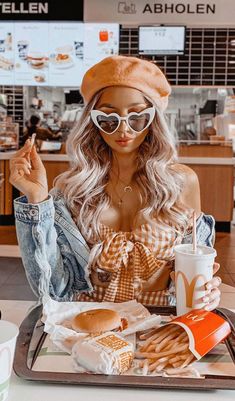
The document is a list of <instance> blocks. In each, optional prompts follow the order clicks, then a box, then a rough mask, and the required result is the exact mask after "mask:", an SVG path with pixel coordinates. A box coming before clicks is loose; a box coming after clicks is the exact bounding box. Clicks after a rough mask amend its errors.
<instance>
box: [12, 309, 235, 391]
mask: <svg viewBox="0 0 235 401" xmlns="http://www.w3.org/2000/svg"><path fill="white" fill-rule="evenodd" d="M149 310H150V312H152V313H156V314H160V315H170V314H175V308H174V307H151V308H149ZM215 312H216V313H217V314H219V315H221V316H222V317H225V318H226V319H227V320H228V321H229V323H230V326H231V329H232V333H231V334H230V336H229V337H228V338H227V339H226V340H225V344H226V346H227V348H228V350H229V353H230V356H231V358H232V360H233V362H234V363H235V314H234V313H233V312H231V311H229V310H227V309H224V308H218V309H217V310H216V311H215ZM41 314H42V306H38V307H36V308H35V309H33V310H32V311H31V312H30V313H29V315H28V316H27V317H26V318H25V319H24V321H23V322H22V324H21V326H20V332H19V336H18V339H17V343H16V352H15V359H14V365H13V369H14V371H15V373H16V374H17V375H18V376H20V377H21V378H23V379H26V380H34V381H39V382H46V383H63V384H76V385H86V386H109V387H115V386H116V387H134V388H136V387H141V388H146V389H147V388H151V389H154V388H155V389H159V388H167V389H184V390H186V389H187V390H192V389H201V390H212V389H227V390H233V389H235V377H233V376H221V375H205V379H197V378H176V377H171V378H169V377H159V376H157V377H154V376H124V375H101V374H90V373H89V374H88V373H63V372H59V373H58V372H36V371H33V370H32V369H31V367H32V364H33V363H32V362H33V361H34V359H35V358H32V357H31V360H30V358H29V350H30V346H31V345H32V344H31V341H32V340H33V337H35V326H36V324H38V321H40V317H41ZM41 326H42V325H41ZM42 332H43V327H42V329H41V334H42ZM33 333H34V336H33ZM42 339H43V337H42V335H40V336H38V338H36V342H37V343H38V344H39V347H37V348H40V347H41V345H42V343H43V341H42ZM34 342H35V338H34Z"/></svg>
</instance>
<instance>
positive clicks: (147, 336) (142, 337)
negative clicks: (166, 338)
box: [139, 328, 159, 340]
mask: <svg viewBox="0 0 235 401" xmlns="http://www.w3.org/2000/svg"><path fill="white" fill-rule="evenodd" d="M158 329H159V328H157V329H153V330H151V331H149V330H148V332H147V333H143V334H140V335H139V339H140V340H147V339H148V338H149V337H152V335H153V334H155V333H156V331H157V330H158Z"/></svg>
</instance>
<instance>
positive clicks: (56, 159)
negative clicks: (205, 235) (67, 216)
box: [0, 144, 235, 231]
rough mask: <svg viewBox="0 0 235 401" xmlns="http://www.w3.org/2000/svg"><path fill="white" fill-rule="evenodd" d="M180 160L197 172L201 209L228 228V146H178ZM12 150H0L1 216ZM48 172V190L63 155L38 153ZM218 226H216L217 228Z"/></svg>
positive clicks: (8, 206) (8, 196) (232, 160)
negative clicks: (0, 178) (2, 178)
mask: <svg viewBox="0 0 235 401" xmlns="http://www.w3.org/2000/svg"><path fill="white" fill-rule="evenodd" d="M178 153H179V162H180V163H183V164H186V165H188V166H189V167H191V168H192V169H193V170H194V171H195V172H196V174H197V175H198V179H199V183H200V189H201V204H202V210H203V211H204V213H206V214H211V215H213V216H214V217H215V220H216V222H218V224H220V229H221V231H230V222H231V221H232V218H233V203H234V200H233V185H234V165H235V157H233V150H232V147H231V146H221V145H207V146H206V145H184V144H181V145H180V147H179V149H178ZM13 154H14V152H2V153H1V152H0V173H3V175H4V178H5V182H4V184H3V185H2V187H1V188H0V215H8V214H10V215H11V214H12V212H13V208H12V186H11V185H10V184H9V182H8V177H9V159H10V158H11V157H12V156H13ZM40 157H41V159H42V161H43V163H44V166H45V168H46V171H47V177H48V186H49V189H50V188H52V186H53V180H54V178H55V177H56V176H58V175H59V174H61V173H62V172H64V171H66V170H67V169H68V167H69V159H68V156H67V155H66V154H61V153H40ZM217 229H218V227H217Z"/></svg>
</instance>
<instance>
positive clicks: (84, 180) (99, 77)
mask: <svg viewBox="0 0 235 401" xmlns="http://www.w3.org/2000/svg"><path fill="white" fill-rule="evenodd" d="M81 92H82V95H83V97H84V100H85V103H86V105H85V108H84V111H83V115H82V117H81V119H80V121H79V123H78V125H77V126H76V127H75V128H74V132H73V135H72V134H71V135H70V137H69V140H68V145H67V151H68V155H69V157H70V160H71V167H70V169H69V171H67V172H65V173H63V174H62V175H61V176H59V177H58V179H57V180H56V183H55V188H54V189H53V190H52V191H51V193H50V194H49V195H48V190H47V180H46V174H45V169H44V167H43V164H42V162H41V160H40V158H39V157H38V155H37V153H36V150H35V148H33V149H32V151H31V152H30V143H29V142H27V143H26V144H25V146H24V147H23V149H21V150H20V151H19V152H17V154H16V156H15V157H14V159H13V160H12V161H11V183H12V184H13V185H15V186H16V187H17V188H18V189H19V190H20V191H21V192H23V193H24V194H25V195H26V197H22V198H19V199H17V200H16V201H15V214H16V227H17V234H18V240H19V244H20V248H21V254H22V258H23V262H24V266H25V269H26V274H27V276H28V279H29V282H30V284H31V287H32V289H33V290H34V292H35V293H36V294H39V295H43V294H45V293H47V292H48V291H49V293H50V295H51V296H52V297H54V298H55V299H57V300H80V301H114V302H122V301H126V300H130V299H137V300H138V301H140V302H142V303H144V304H155V305H156V304H158V305H167V304H174V303H175V297H174V291H173V290H174V288H173V286H172V282H171V280H170V274H171V273H172V271H173V260H174V255H173V249H174V246H175V245H176V244H179V243H181V242H192V234H191V231H192V227H191V220H192V219H191V218H192V213H193V211H194V210H195V211H196V213H197V239H198V243H200V244H206V245H209V246H212V245H213V244H212V241H213V236H214V220H213V218H212V217H211V216H206V215H204V214H203V213H202V212H201V208H200V192H199V184H198V179H197V176H196V174H195V173H194V172H193V171H192V170H191V169H190V168H188V167H186V166H183V165H179V164H177V163H176V160H177V159H176V151H175V145H174V140H173V137H172V135H171V133H170V132H169V129H168V127H167V124H166V121H165V118H164V114H163V111H164V109H165V108H166V106H167V100H168V96H169V94H170V86H169V84H168V82H167V80H166V78H165V76H164V75H163V73H162V72H161V71H160V69H159V68H158V67H157V66H156V65H155V64H153V63H151V62H148V61H145V60H141V59H138V58H135V57H123V56H112V57H108V58H106V59H104V60H103V61H101V62H100V63H98V64H96V65H94V66H93V67H92V68H91V69H90V70H88V71H87V73H86V74H85V76H84V78H83V82H82V86H81ZM29 152H30V153H29ZM29 162H30V163H31V165H32V168H30V163H29ZM218 267H219V266H218V264H215V266H214V270H215V271H217V270H218ZM171 276H173V275H172V274H171ZM220 282H221V280H220V279H219V278H218V277H215V278H213V279H212V280H211V281H210V282H209V283H207V288H208V295H206V297H204V299H203V302H205V308H206V309H208V310H211V309H213V308H215V307H216V306H217V305H218V303H219V299H220V291H219V289H218V286H219V284H220Z"/></svg>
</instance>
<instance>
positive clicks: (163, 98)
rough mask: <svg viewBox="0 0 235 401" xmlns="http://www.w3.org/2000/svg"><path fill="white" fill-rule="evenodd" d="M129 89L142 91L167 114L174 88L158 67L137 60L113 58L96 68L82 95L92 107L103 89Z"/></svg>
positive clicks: (86, 78)
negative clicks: (111, 87)
mask: <svg viewBox="0 0 235 401" xmlns="http://www.w3.org/2000/svg"><path fill="white" fill-rule="evenodd" d="M109 86H128V87H130V88H134V89H138V90H140V91H141V92H143V94H145V95H147V96H148V97H150V98H151V99H152V100H154V101H155V102H156V103H157V104H158V106H159V107H160V108H161V109H162V110H164V109H165V108H166V107H167V104H168V96H169V94H170V93H171V87H170V85H169V83H168V81H167V79H166V77H165V75H164V74H163V72H162V71H161V70H160V68H158V67H157V65H156V64H154V63H152V62H150V61H147V60H143V59H140V58H137V57H127V56H111V57H107V58H105V59H103V60H102V61H100V62H99V63H97V64H95V65H93V66H92V67H91V68H90V69H89V70H88V71H87V72H86V73H85V75H84V77H83V80H82V84H81V89H80V90H81V94H82V96H83V98H84V101H85V103H88V102H89V101H90V100H91V99H92V97H93V96H94V95H95V93H96V92H98V91H99V90H100V89H103V88H107V87H109Z"/></svg>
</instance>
